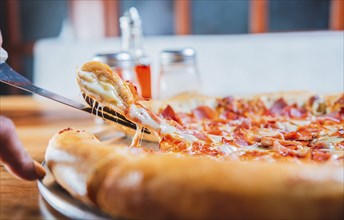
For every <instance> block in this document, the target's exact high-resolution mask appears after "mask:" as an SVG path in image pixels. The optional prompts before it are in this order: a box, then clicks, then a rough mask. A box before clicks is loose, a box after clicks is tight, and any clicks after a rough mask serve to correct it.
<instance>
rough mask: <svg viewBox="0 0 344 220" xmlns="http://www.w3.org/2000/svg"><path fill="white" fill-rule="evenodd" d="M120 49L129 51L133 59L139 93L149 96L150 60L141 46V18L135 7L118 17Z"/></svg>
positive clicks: (150, 95)
mask: <svg viewBox="0 0 344 220" xmlns="http://www.w3.org/2000/svg"><path fill="white" fill-rule="evenodd" d="M120 27H121V37H122V50H123V51H125V52H128V53H130V55H131V56H133V57H134V59H135V72H136V75H137V79H138V82H139V84H140V86H141V93H140V94H141V95H142V97H144V98H151V97H152V94H151V68H150V60H149V58H148V57H147V56H146V55H145V54H144V51H143V46H142V38H143V37H142V26H141V18H140V15H139V13H138V11H137V10H136V8H130V9H129V10H128V11H127V12H125V13H124V15H123V16H122V17H121V18H120Z"/></svg>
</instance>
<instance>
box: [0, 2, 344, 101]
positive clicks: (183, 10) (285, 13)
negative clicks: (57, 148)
mask: <svg viewBox="0 0 344 220" xmlns="http://www.w3.org/2000/svg"><path fill="white" fill-rule="evenodd" d="M132 6H135V7H136V8H137V9H138V11H139V13H140V15H141V18H142V21H143V26H142V27H143V34H144V36H145V37H146V39H145V42H144V47H145V49H146V51H147V53H148V54H151V55H152V56H153V57H154V56H155V55H156V54H157V53H158V52H159V50H161V48H171V47H180V46H184V45H185V46H193V48H194V49H196V51H197V52H198V55H199V61H201V62H199V63H200V64H199V66H200V72H201V74H202V76H204V77H203V78H204V79H203V81H207V79H210V78H209V74H213V73H210V72H211V71H209V70H214V71H215V69H216V68H217V67H218V66H221V65H222V64H223V65H224V66H223V68H219V69H216V71H215V72H217V73H218V72H220V73H218V74H219V75H214V77H212V78H211V79H214V80H215V83H216V78H221V77H224V79H227V78H226V77H229V78H228V79H229V80H227V81H232V84H230V83H227V84H226V83H223V82H222V84H221V86H222V87H228V88H227V91H229V92H234V93H238V91H239V92H240V88H242V86H244V83H245V82H246V81H249V80H250V79H251V76H252V74H254V73H253V72H254V71H256V72H257V73H256V74H257V77H258V78H261V77H267V75H264V72H266V71H267V69H271V68H273V69H274V72H276V71H280V72H281V74H284V75H283V76H284V77H279V79H280V83H281V84H283V83H284V82H285V79H288V73H287V71H293V72H295V71H294V69H293V68H281V65H279V62H284V65H299V66H297V67H295V69H296V68H301V70H300V71H303V72H302V73H301V72H300V73H299V72H297V73H295V75H296V76H297V75H300V74H303V73H304V72H306V73H305V74H306V75H305V77H304V78H302V79H303V80H307V79H309V78H310V77H312V76H313V77H315V78H316V77H318V78H319V80H320V81H321V79H322V78H321V77H319V76H318V75H317V73H314V72H313V73H312V71H316V70H319V67H318V66H317V65H320V64H317V63H318V61H320V62H323V64H321V65H323V66H324V68H320V70H319V71H322V73H319V75H321V76H322V77H323V78H331V80H332V81H328V82H326V81H325V82H324V81H323V82H315V84H316V86H308V87H307V86H305V89H315V90H319V91H320V92H323V91H325V92H332V90H331V89H326V88H330V86H331V85H328V87H326V88H325V87H321V86H322V83H329V84H331V83H332V82H336V84H335V85H334V90H338V89H341V88H343V75H342V74H343V55H342V54H343V37H344V36H343V31H342V30H343V29H344V15H343V13H344V1H343V0H212V1H202V0H197V1H192V0H164V1H163V0H161V1H159V0H151V1H150V0H136V1H131V0H118V1H111V0H99V1H92V0H88V1H86V0H49V1H46V0H1V1H0V28H1V32H2V35H3V41H4V43H3V48H5V49H6V50H7V51H8V53H9V59H8V63H9V64H10V65H11V66H12V67H13V68H14V69H15V70H17V71H18V72H20V73H23V74H24V75H25V76H26V77H28V78H29V79H31V80H33V81H34V82H35V83H37V84H39V85H40V86H44V87H45V88H46V87H47V86H48V87H50V88H52V90H54V86H55V87H56V89H55V90H58V87H61V84H60V85H54V84H52V83H50V84H49V83H48V82H47V80H50V81H52V79H54V77H57V78H58V77H59V75H60V74H61V79H60V80H61V82H60V81H59V80H57V82H56V83H58V82H60V83H63V80H68V76H70V75H71V74H73V73H74V72H75V68H76V67H77V66H80V65H82V62H83V61H87V60H90V59H92V56H93V55H94V54H95V53H96V52H102V51H104V50H107V51H118V50H119V49H120V46H119V40H118V38H119V36H120V30H119V23H118V19H119V17H120V16H121V15H122V14H123V13H124V11H126V10H128V9H129V8H130V7H132ZM290 33H291V34H292V35H290ZM258 34H259V35H258ZM293 34H295V35H293ZM253 36H254V37H253ZM274 36H275V37H274ZM193 37H194V38H193ZM174 39H176V40H174ZM312 39H315V40H313V41H312ZM257 41H258V42H257ZM156 42H158V43H160V44H161V46H159V47H157V46H156V45H154V44H155V43H156ZM271 42H272V43H271ZM213 43H214V45H213ZM289 43H290V48H292V51H288V50H291V49H290V48H289V49H288V47H289V46H288V44H289ZM150 45H151V48H152V50H150ZM223 45H224V46H223ZM226 45H227V46H226ZM250 45H252V46H250ZM195 47H196V48H195ZM203 47H205V48H203ZM317 47H319V49H317ZM85 48H89V49H88V50H87V49H85ZM221 48H222V49H221ZM276 48H277V49H276ZM212 49H213V50H212ZM265 49H266V51H265ZM269 50H271V52H269ZM73 51H77V52H75V53H74V52H73ZM257 51H258V52H257ZM267 51H268V52H267ZM274 51H275V52H274ZM276 51H277V52H276ZM300 51H301V52H300ZM210 52H211V54H207V53H210ZM226 52H228V53H226ZM63 53H65V54H68V56H70V57H68V56H67V55H66V56H64V55H61V54H63ZM78 53H79V54H80V58H75V56H78V55H77V54H78ZM240 53H242V54H241V55H240ZM274 53H276V54H274ZM71 54H72V55H71ZM294 54H296V55H297V54H302V57H301V58H300V59H295V60H296V61H295V60H294V63H293V55H294ZM314 54H317V57H313V56H314ZM260 56H262V57H263V58H264V60H263V61H264V62H261V61H262V60H259V57H260ZM274 56H279V57H281V61H280V60H278V61H276V60H274V58H273V57H274ZM300 56H301V55H300ZM217 57H222V58H220V60H221V62H222V63H221V62H215V61H214V60H218V58H217ZM223 57H227V58H226V59H224V58H223ZM263 58H261V59H263ZM271 58H272V59H271ZM282 58H283V59H282ZM247 59H251V60H253V59H257V62H258V63H260V64H259V65H266V66H263V67H261V66H259V65H258V64H256V63H251V61H248V60H247ZM68 61H69V62H70V63H69V64H68ZM304 61H306V63H305V62H304ZM72 62H73V63H72ZM155 62H157V61H155ZM273 62H277V63H278V65H279V66H278V68H276V66H274V65H273ZM64 63H65V66H66V67H67V66H71V69H67V68H65V69H63V68H61V66H64ZM205 63H209V65H208V66H206V65H205ZM224 63H226V64H224ZM228 63H232V65H231V66H229V67H228V66H226V65H229V64H228ZM45 64H46V66H44V65H45ZM211 65H212V66H211ZM282 65H283V63H282ZM302 65H303V66H302ZM307 65H308V66H307ZM312 65H313V67H310V66H312ZM314 65H315V66H314ZM300 66H301V67H300ZM241 67H242V68H241ZM59 68H60V69H59ZM245 68H247V69H245ZM250 68H251V69H250ZM156 69H157V68H156ZM238 69H239V70H238ZM283 69H286V70H283ZM49 70H52V71H49ZM53 70H55V72H54V71H53ZM326 70H328V71H326ZM227 71H228V72H229V73H230V74H232V75H228V74H227ZM43 72H44V73H43ZM62 72H63V73H62ZM66 72H68V73H66ZM155 72H157V70H155ZM307 72H308V73H307ZM325 72H326V73H325ZM331 72H332V73H331ZM260 73H262V74H263V75H259V74H260ZM49 74H50V75H49ZM155 74H156V73H155ZM221 74H222V75H221ZM226 74H227V75H226ZM238 74H240V75H241V76H242V77H241V78H240V77H238V80H237V82H236V83H233V81H236V79H235V78H234V77H235V76H236V75H238ZM271 74H274V73H271ZM312 74H314V75H312ZM331 74H332V76H331ZM64 77H65V78H64ZM207 77H208V78H207ZM274 77H275V78H276V76H273V77H272V78H274ZM253 78H255V77H253ZM277 78H278V77H277ZM231 79H232V80H231ZM279 79H276V80H279ZM71 80H74V76H73V77H71ZM296 80H297V79H296ZM221 81H223V80H221ZM251 81H252V79H251ZM253 83H255V82H254V80H253V82H252V83H251V84H253ZM301 83H302V82H301ZM313 84H314V83H313ZM264 85H265V84H263V85H262V86H264ZM266 85H268V84H266ZM266 85H265V86H266ZM300 85H302V84H300ZM300 85H299V84H297V85H296V84H295V85H294V84H290V86H286V87H282V89H302V86H300ZM70 86H74V84H73V85H72V84H71V85H70ZM277 87H278V86H277ZM332 87H333V86H332ZM0 88H1V93H0V94H1V95H7V94H22V92H21V91H18V90H16V89H14V88H9V87H8V86H5V85H3V84H1V85H0ZM230 88H233V89H232V90H231V89H230ZM235 88H237V89H235ZM273 89H276V88H273ZM64 90H65V89H64ZM72 90H73V89H72ZM206 90H207V91H208V93H214V94H221V93H222V92H221V91H219V90H217V91H214V92H212V91H213V90H214V88H206ZM215 90H216V89H215ZM249 91H250V92H265V91H269V89H260V87H258V88H257V89H250V90H249ZM342 91H343V90H342ZM57 92H60V93H61V92H62V93H63V92H65V93H66V94H67V95H68V93H69V92H67V91H57ZM66 94H65V95H66Z"/></svg>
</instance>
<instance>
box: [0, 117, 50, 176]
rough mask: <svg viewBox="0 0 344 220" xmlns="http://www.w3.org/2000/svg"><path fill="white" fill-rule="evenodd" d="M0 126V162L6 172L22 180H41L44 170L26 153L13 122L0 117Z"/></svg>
mask: <svg viewBox="0 0 344 220" xmlns="http://www.w3.org/2000/svg"><path fill="white" fill-rule="evenodd" d="M0 125H1V126H0V160H1V161H2V162H3V163H4V165H5V167H6V168H7V170H8V171H9V172H10V173H12V174H14V175H15V176H17V177H19V178H21V179H24V180H36V179H39V178H43V177H44V175H45V171H44V168H43V167H42V166H41V165H40V164H39V163H37V162H36V161H34V160H33V159H32V158H31V157H30V155H29V154H28V153H27V152H26V150H25V149H24V147H23V145H22V143H21V142H20V140H19V138H18V136H17V133H16V131H15V126H14V124H13V122H12V121H11V120H10V119H8V118H6V117H4V116H0Z"/></svg>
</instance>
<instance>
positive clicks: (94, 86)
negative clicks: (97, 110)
mask: <svg viewBox="0 0 344 220" xmlns="http://www.w3.org/2000/svg"><path fill="white" fill-rule="evenodd" d="M78 76H79V77H80V79H81V80H79V85H80V87H81V89H82V91H87V92H88V93H91V94H93V95H96V96H99V97H101V98H102V100H104V101H106V102H108V103H111V104H113V105H116V106H118V107H120V108H121V109H124V104H123V101H122V99H121V98H120V97H119V95H118V93H117V91H116V89H115V87H114V86H113V85H111V84H110V83H108V82H104V81H100V80H99V79H98V78H97V77H96V76H95V74H94V73H91V72H85V71H81V70H80V71H79V72H78Z"/></svg>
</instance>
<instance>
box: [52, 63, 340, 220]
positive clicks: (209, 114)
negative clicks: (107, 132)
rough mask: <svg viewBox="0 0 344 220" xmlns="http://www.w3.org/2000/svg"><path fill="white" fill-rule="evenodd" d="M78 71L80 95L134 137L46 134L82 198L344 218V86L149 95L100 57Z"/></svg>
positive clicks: (222, 214) (118, 209)
mask: <svg viewBox="0 0 344 220" xmlns="http://www.w3.org/2000/svg"><path fill="white" fill-rule="evenodd" d="M77 79H78V83H79V86H80V89H81V92H82V94H83V96H84V97H85V98H87V99H89V100H93V102H96V103H97V104H98V107H100V108H104V107H106V108H109V109H111V110H113V111H115V112H118V113H119V114H122V115H124V116H125V117H126V118H127V119H129V120H130V121H132V122H134V123H135V124H136V125H137V129H136V132H132V131H130V129H129V130H128V129H125V128H123V131H125V132H127V133H128V134H129V135H133V141H132V144H131V145H130V146H113V145H106V144H104V143H102V142H101V141H99V140H98V139H97V138H96V137H95V136H94V135H92V134H90V133H88V132H86V131H82V130H77V129H71V128H68V129H64V130H62V131H60V132H59V133H58V134H56V135H55V136H54V137H52V139H51V140H50V142H49V146H48V149H47V152H46V161H47V165H48V167H49V169H50V171H51V172H52V173H53V175H54V177H55V179H56V181H57V182H58V183H59V184H60V185H61V186H62V187H63V188H64V189H66V190H67V191H68V192H69V193H70V194H71V195H72V196H73V197H75V198H76V199H78V200H80V201H82V202H84V203H85V204H87V205H89V206H94V207H97V208H99V209H100V210H102V211H103V212H105V213H107V214H108V215H110V216H113V217H122V218H127V219H343V218H344V166H343V165H344V93H339V94H335V95H326V96H321V95H316V94H314V93H310V92H288V93H273V94H261V95H257V96H250V97H232V96H228V97H221V98H219V97H207V96H201V95H195V94H183V95H180V96H178V97H174V98H172V99H169V100H164V101H150V102H146V101H145V100H142V99H141V98H140V97H139V96H138V95H137V92H136V90H135V87H134V86H133V85H132V84H131V83H130V82H126V81H123V80H122V79H121V78H120V77H119V76H118V75H117V74H116V73H113V72H112V71H111V69H110V68H109V67H108V66H107V65H105V64H103V63H100V62H89V63H86V64H84V65H83V66H82V68H81V69H80V70H79V71H78V74H77ZM143 127H144V128H147V129H148V130H149V131H150V133H151V134H150V135H146V134H145V135H143V134H142V133H141V131H142V129H141V128H143ZM142 136H143V137H142ZM142 138H144V139H148V140H151V141H156V142H157V144H156V145H157V146H158V147H157V149H152V148H146V147H145V146H144V144H142V142H141V140H142Z"/></svg>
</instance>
